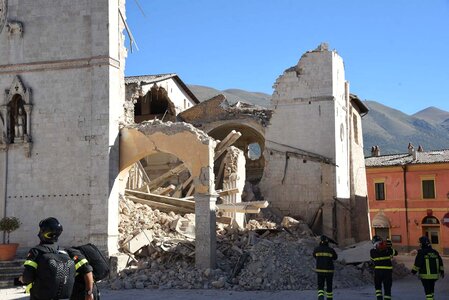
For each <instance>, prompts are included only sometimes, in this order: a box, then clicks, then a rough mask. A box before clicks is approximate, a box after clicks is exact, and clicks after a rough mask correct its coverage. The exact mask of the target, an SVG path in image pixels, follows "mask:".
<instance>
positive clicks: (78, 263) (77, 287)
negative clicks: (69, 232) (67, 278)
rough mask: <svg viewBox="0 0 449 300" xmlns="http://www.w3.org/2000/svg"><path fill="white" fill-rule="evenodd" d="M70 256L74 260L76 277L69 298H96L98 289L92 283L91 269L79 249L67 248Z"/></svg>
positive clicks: (77, 299)
mask: <svg viewBox="0 0 449 300" xmlns="http://www.w3.org/2000/svg"><path fill="white" fill-rule="evenodd" d="M67 252H68V253H69V255H70V257H71V258H72V259H73V260H74V261H75V268H76V277H75V283H74V285H73V291H72V296H71V297H70V300H93V299H94V300H97V299H98V298H99V297H98V289H97V288H96V286H95V284H94V278H93V273H92V271H93V269H92V266H90V265H89V262H88V261H87V259H86V258H85V257H84V255H83V254H82V253H81V251H79V250H77V249H75V248H70V249H67Z"/></svg>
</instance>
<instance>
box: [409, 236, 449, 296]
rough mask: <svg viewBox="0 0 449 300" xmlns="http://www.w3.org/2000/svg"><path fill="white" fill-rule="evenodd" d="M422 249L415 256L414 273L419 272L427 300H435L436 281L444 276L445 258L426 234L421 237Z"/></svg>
mask: <svg viewBox="0 0 449 300" xmlns="http://www.w3.org/2000/svg"><path fill="white" fill-rule="evenodd" d="M419 243H420V244H421V249H419V250H418V254H417V255H416V258H415V264H414V266H413V268H412V273H413V274H416V273H418V276H419V278H420V279H421V282H422V285H423V287H424V292H425V293H426V300H433V299H435V298H434V290H435V282H436V281H437V280H438V279H439V278H440V276H441V277H444V266H443V260H442V259H441V256H440V254H439V253H438V251H436V250H435V249H433V248H432V246H431V245H430V241H429V239H428V238H427V237H426V236H422V237H420V238H419Z"/></svg>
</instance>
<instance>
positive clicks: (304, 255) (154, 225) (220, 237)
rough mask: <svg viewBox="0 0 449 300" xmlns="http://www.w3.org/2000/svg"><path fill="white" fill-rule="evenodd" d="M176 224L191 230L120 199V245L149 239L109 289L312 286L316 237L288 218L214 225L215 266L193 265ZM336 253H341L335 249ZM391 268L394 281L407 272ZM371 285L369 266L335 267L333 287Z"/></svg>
mask: <svg viewBox="0 0 449 300" xmlns="http://www.w3.org/2000/svg"><path fill="white" fill-rule="evenodd" d="M180 220H183V221H186V220H187V222H190V225H191V226H194V220H195V218H194V215H192V214H190V215H189V214H188V215H185V216H181V215H178V214H175V213H173V212H171V213H168V214H167V213H163V212H160V211H159V210H157V209H155V210H153V209H152V208H151V207H149V206H148V205H144V204H139V203H134V202H132V201H130V200H128V199H126V198H122V199H121V201H120V225H119V244H120V245H121V246H122V248H121V251H123V252H127V250H126V246H125V245H126V244H127V242H129V241H130V240H132V239H133V238H135V237H136V236H137V235H138V234H139V233H141V232H142V231H144V230H147V231H149V232H151V239H148V242H147V243H146V244H145V246H143V247H142V248H140V249H139V250H138V251H136V252H135V253H128V255H129V260H128V261H129V263H128V266H127V267H126V268H125V269H123V270H122V271H121V272H119V274H118V276H117V277H116V278H114V279H111V280H109V281H106V282H103V283H102V284H103V285H108V286H109V287H110V288H111V289H145V288H150V289H151V288H158V289H171V288H179V289H230V290H272V291H275V290H305V289H315V288H316V273H315V272H314V267H315V260H314V258H313V257H312V252H313V249H314V248H315V247H316V246H317V244H318V239H317V238H316V237H314V236H313V233H312V232H311V230H310V229H309V228H308V226H307V225H306V224H305V223H304V222H302V221H301V220H295V219H293V218H289V217H286V218H284V220H283V221H282V223H281V224H282V225H281V224H276V223H273V222H270V221H268V220H266V219H257V218H255V219H251V220H249V221H248V223H247V225H246V228H245V229H238V228H236V227H233V226H232V225H228V224H222V223H217V227H216V228H217V268H216V269H213V270H212V269H197V268H196V267H195V262H194V258H195V242H194V237H193V236H192V234H191V233H192V230H190V231H189V232H188V233H186V231H183V230H179V224H180ZM336 250H337V252H338V251H339V249H336ZM409 272H410V271H409V270H407V269H406V268H405V267H404V266H403V265H397V264H395V274H394V276H395V277H396V278H398V277H404V276H405V275H406V274H409ZM366 284H372V271H370V268H368V267H367V264H366V263H365V264H359V265H356V266H354V265H345V263H344V262H340V261H337V262H336V263H335V275H334V287H335V288H349V287H356V286H362V285H366Z"/></svg>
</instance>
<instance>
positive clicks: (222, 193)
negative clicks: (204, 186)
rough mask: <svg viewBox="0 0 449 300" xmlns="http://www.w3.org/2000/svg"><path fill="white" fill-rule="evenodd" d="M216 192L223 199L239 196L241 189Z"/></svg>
mask: <svg viewBox="0 0 449 300" xmlns="http://www.w3.org/2000/svg"><path fill="white" fill-rule="evenodd" d="M216 192H217V194H218V195H219V196H221V197H223V196H229V195H233V194H237V193H238V192H239V189H238V188H233V189H230V190H225V191H221V190H217V191H216Z"/></svg>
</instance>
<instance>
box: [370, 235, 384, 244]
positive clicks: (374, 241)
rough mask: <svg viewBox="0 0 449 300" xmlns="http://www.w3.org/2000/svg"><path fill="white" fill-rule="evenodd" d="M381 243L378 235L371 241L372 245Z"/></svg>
mask: <svg viewBox="0 0 449 300" xmlns="http://www.w3.org/2000/svg"><path fill="white" fill-rule="evenodd" d="M381 241H382V238H381V237H380V236H378V235H375V236H373V239H372V240H371V242H372V243H373V244H375V243H378V242H381Z"/></svg>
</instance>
